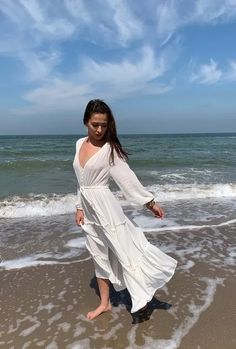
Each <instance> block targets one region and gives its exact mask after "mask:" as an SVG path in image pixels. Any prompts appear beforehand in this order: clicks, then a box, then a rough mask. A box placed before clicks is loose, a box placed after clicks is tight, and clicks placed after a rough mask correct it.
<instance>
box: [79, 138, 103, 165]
mask: <svg viewBox="0 0 236 349" xmlns="http://www.w3.org/2000/svg"><path fill="white" fill-rule="evenodd" d="M87 140H88V136H87V137H85V140H84V141H83V142H82V143H81V145H80V147H79V151H78V162H79V166H80V167H81V168H82V170H84V169H85V167H86V165H87V163H88V162H89V161H90V160H91V159H92V158H93V157H94V156H95V155H97V153H99V152H100V151H101V150H102V149H103V147H104V146H105V145H106V144H107V142H106V143H104V144H103V146H101V147H100V148H99V149H98V151H96V152H95V153H94V154H93V155H92V156H90V158H89V159H88V160H87V161H86V163H85V164H84V167H82V165H81V163H80V159H79V153H80V149H81V147H82V145H83V144H84V143H85V142H86V141H87Z"/></svg>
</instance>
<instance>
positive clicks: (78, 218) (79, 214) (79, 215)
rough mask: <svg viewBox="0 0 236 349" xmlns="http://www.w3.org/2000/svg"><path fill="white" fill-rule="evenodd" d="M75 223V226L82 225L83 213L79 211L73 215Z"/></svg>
mask: <svg viewBox="0 0 236 349" xmlns="http://www.w3.org/2000/svg"><path fill="white" fill-rule="evenodd" d="M75 221H76V224H77V225H81V224H84V211H83V210H81V209H79V210H77V211H76V214H75Z"/></svg>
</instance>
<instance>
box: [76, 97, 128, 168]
mask: <svg viewBox="0 0 236 349" xmlns="http://www.w3.org/2000/svg"><path fill="white" fill-rule="evenodd" d="M93 113H101V114H106V115H107V118H108V125H107V131H106V133H105V136H104V137H105V139H106V141H107V142H108V143H109V144H110V146H111V153H110V158H109V163H110V164H114V149H115V150H116V151H117V154H118V156H119V157H120V158H123V159H124V160H126V161H127V160H128V155H129V153H128V152H126V151H125V150H124V149H123V148H122V145H121V143H120V141H119V139H118V137H117V132H116V122H115V119H114V116H113V114H112V111H111V108H110V107H109V106H108V105H107V104H106V103H105V102H103V101H102V100H101V99H92V100H91V101H89V102H88V104H87V106H86V108H85V111H84V119H83V122H84V125H86V124H87V123H88V121H89V119H90V118H91V116H92V114H93Z"/></svg>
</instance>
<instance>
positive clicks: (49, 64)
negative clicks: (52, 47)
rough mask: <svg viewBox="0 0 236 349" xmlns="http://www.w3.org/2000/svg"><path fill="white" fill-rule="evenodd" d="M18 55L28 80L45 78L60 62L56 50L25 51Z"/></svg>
mask: <svg viewBox="0 0 236 349" xmlns="http://www.w3.org/2000/svg"><path fill="white" fill-rule="evenodd" d="M19 57H20V59H21V60H22V62H23V63H24V65H25V68H26V73H27V77H28V80H29V81H34V80H37V81H40V80H45V79H47V78H48V77H49V76H50V74H51V73H52V71H53V69H54V68H55V66H56V65H57V64H58V63H59V62H60V54H59V53H58V52H55V51H54V52H51V53H47V52H40V53H38V54H36V53H34V52H31V51H25V52H20V53H19Z"/></svg>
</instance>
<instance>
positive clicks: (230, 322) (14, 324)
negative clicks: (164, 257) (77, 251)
mask: <svg viewBox="0 0 236 349" xmlns="http://www.w3.org/2000/svg"><path fill="white" fill-rule="evenodd" d="M228 228H229V226H228ZM221 230H222V229H221ZM227 230H228V231H227V238H226V236H225V241H224V243H223V244H222V245H221V246H220V245H219V234H221V235H222V233H223V234H224V232H223V231H221V232H220V231H219V230H218V233H217V234H218V238H216V235H217V234H216V232H214V235H215V239H212V238H211V233H213V232H212V231H210V230H205V229H199V231H198V234H193V233H188V237H189V236H190V237H191V239H190V240H191V244H192V245H194V246H197V245H201V243H202V241H203V240H204V239H207V240H208V241H209V242H211V243H210V244H208V246H207V244H206V243H205V254H206V255H207V256H206V258H201V259H199V256H197V254H199V252H196V249H195V254H192V256H191V261H192V262H191V261H190V258H189V260H188V261H187V263H185V264H183V263H182V262H181V260H180V258H178V255H179V256H180V255H181V254H182V255H183V254H184V252H183V251H184V249H185V248H186V244H187V239H186V238H185V237H184V234H182V235H181V234H176V233H173V232H169V233H168V232H166V233H165V234H164V233H162V234H160V235H159V237H158V240H159V242H160V245H163V246H164V243H165V241H166V239H168V240H169V242H170V241H172V242H173V243H174V244H175V246H176V251H180V249H182V252H179V253H177V254H176V253H173V254H172V255H173V256H175V257H176V258H177V259H178V260H179V266H178V268H177V272H176V274H175V276H174V277H173V279H172V280H171V281H170V282H169V283H168V284H167V285H166V286H165V287H164V288H162V289H160V290H158V291H157V292H156V295H155V298H154V299H153V300H152V302H151V303H150V305H149V314H150V319H149V320H148V321H145V322H142V323H139V324H132V317H131V314H130V312H129V310H130V299H129V297H128V295H127V292H125V291H123V292H120V293H116V292H114V291H113V290H111V300H112V303H113V308H112V311H111V312H109V313H106V314H103V315H101V316H99V317H98V318H97V319H96V320H93V321H88V320H87V319H86V313H87V312H88V311H89V310H91V309H92V308H94V307H96V305H97V304H98V302H99V297H98V294H97V286H96V281H95V278H94V270H93V263H92V261H91V259H89V255H88V254H87V253H84V254H83V255H81V256H80V260H79V261H78V260H74V261H73V260H71V259H70V260H66V259H65V260H61V261H60V264H57V265H38V266H35V267H25V268H20V269H14V268H13V269H11V270H1V304H0V306H1V331H0V335H1V340H0V347H1V348H4V349H8V348H9V349H10V348H12V349H13V348H14V349H19V348H22V349H23V348H24V349H26V348H30V349H34V348H47V349H67V348H73V349H79V348H86V349H90V348H91V349H92V348H113V349H128V348H129V349H134V348H147V349H150V348H155V349H159V348H160V349H164V348H168V349H169V348H171V349H174V348H180V349H205V348H206V349H222V348H224V349H234V348H235V346H236V339H235V310H236V309H235V305H234V295H235V292H236V281H235V279H233V269H230V268H224V267H222V265H223V264H222V263H219V261H218V262H217V261H216V258H215V257H216V256H215V254H216V252H217V254H218V256H219V255H221V258H222V260H225V261H226V258H225V256H224V255H223V252H224V250H225V251H226V250H227V249H228V248H229V245H228V244H227V242H228V241H230V235H231V234H229V230H231V233H232V235H231V237H232V238H233V233H234V231H235V227H233V226H230V229H227ZM147 237H148V238H149V240H150V241H151V240H152V239H151V234H150V233H149V234H147ZM194 240H195V241H194ZM205 242H206V240H205ZM170 246H171V244H169V248H171V247H170ZM209 246H210V247H211V251H212V254H211V252H210V251H208V252H209V253H210V254H211V258H212V261H210V260H209V256H210V254H208V252H207V249H208V248H209ZM217 249H218V251H217ZM199 251H201V254H202V253H203V250H202V249H199ZM194 256H195V257H196V259H197V260H199V261H198V263H195V262H194ZM213 264H214V265H213ZM220 264H221V266H220Z"/></svg>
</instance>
